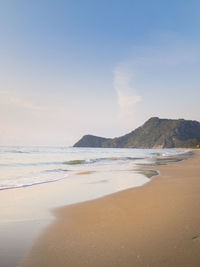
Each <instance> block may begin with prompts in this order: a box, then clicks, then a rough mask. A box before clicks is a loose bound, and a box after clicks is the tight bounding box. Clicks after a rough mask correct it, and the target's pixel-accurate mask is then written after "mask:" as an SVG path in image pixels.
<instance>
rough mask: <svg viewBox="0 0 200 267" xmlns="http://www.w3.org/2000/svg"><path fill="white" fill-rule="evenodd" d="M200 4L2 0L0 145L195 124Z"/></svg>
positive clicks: (178, 0) (199, 116) (198, 115)
mask: <svg viewBox="0 0 200 267" xmlns="http://www.w3.org/2000/svg"><path fill="white" fill-rule="evenodd" d="M199 10H200V2H199V1H197V0H196V1H194V0H191V1H186V0H168V1H160V0H151V1H149V0H137V1H136V0H101V1H99V0H65V1H64V0H54V1H52V0H0V32H1V34H0V145H52V146H54V145H61V146H71V145H73V144H74V143H75V142H76V141H77V140H78V139H80V138H81V137H82V136H83V135H85V134H93V135H97V136H104V137H116V136H120V135H123V134H125V133H128V132H130V131H132V130H134V129H135V128H136V127H138V126H140V125H141V124H143V123H144V122H145V121H146V120H147V119H149V118H150V117H152V116H156V117H160V118H171V119H178V118H184V119H192V120H198V121H200V112H199V101H200V75H199V73H200V49H199V47H200V31H199V29H200V16H199Z"/></svg>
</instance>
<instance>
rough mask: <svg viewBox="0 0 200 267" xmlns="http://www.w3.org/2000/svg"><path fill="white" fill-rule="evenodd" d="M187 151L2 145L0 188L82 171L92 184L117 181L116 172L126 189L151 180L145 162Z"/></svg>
mask: <svg viewBox="0 0 200 267" xmlns="http://www.w3.org/2000/svg"><path fill="white" fill-rule="evenodd" d="M186 152H188V151H185V150H180V149H135V148H126V149H125V148H76V147H64V146H58V147H47V146H1V147H0V190H6V189H10V188H17V187H25V186H34V185H37V184H42V183H49V182H56V181H58V180H62V179H69V180H70V179H73V180H75V179H80V175H82V176H83V175H87V179H86V180H87V181H86V183H88V184H89V183H96V184H97V183H109V182H113V179H115V178H114V177H115V175H116V179H117V180H118V181H117V182H118V183H119V190H120V189H126V188H129V187H135V186H140V185H143V184H145V183H147V182H148V181H149V178H150V177H149V176H151V175H145V173H144V172H142V171H141V166H143V165H150V166H151V165H155V164H156V162H157V160H158V159H165V158H168V157H170V156H178V155H180V154H183V153H186ZM101 174H102V175H101ZM95 177H96V178H95ZM111 180H112V181H111ZM81 182H82V180H81ZM120 184H121V186H120Z"/></svg>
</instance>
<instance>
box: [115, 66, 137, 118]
mask: <svg viewBox="0 0 200 267" xmlns="http://www.w3.org/2000/svg"><path fill="white" fill-rule="evenodd" d="M114 88H115V89H116V92H117V99H118V104H119V108H120V112H119V116H120V118H124V117H125V116H130V115H133V113H134V108H135V105H136V104H137V103H138V102H140V101H141V99H142V98H141V96H140V95H138V93H137V90H136V88H135V87H134V71H133V70H132V69H131V67H130V68H129V67H128V68H127V67H122V66H120V67H118V68H116V69H115V70H114Z"/></svg>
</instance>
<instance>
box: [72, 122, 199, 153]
mask: <svg viewBox="0 0 200 267" xmlns="http://www.w3.org/2000/svg"><path fill="white" fill-rule="evenodd" d="M199 145H200V122H198V121H194V120H184V119H177V120H175V119H160V118H158V117H152V118H150V119H149V120H147V121H146V122H145V123H144V124H143V125H142V126H140V127H138V128H136V129H135V130H133V131H131V132H129V133H128V134H125V135H123V136H120V137H115V138H105V137H100V136H94V135H84V136H83V137H82V138H81V139H80V140H79V141H78V142H76V143H75V144H74V147H108V148H109V147H110V148H178V147H180V148H191V147H198V146H199Z"/></svg>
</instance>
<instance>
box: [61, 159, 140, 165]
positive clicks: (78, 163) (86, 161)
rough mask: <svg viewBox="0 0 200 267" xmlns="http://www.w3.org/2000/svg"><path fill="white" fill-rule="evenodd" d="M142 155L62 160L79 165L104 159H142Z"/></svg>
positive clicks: (104, 160)
mask: <svg viewBox="0 0 200 267" xmlns="http://www.w3.org/2000/svg"><path fill="white" fill-rule="evenodd" d="M142 159H144V157H143V158H142V157H141V158H139V157H108V158H94V159H85V160H82V159H75V160H69V161H66V162H64V163H65V164H67V165H80V164H92V163H97V162H106V161H117V160H118V161H128V160H129V161H130V160H142Z"/></svg>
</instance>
